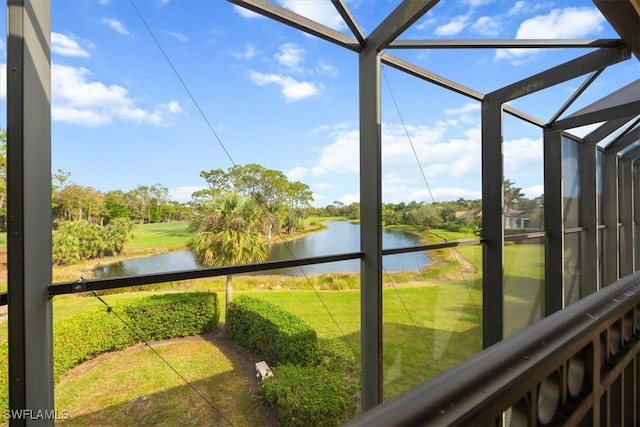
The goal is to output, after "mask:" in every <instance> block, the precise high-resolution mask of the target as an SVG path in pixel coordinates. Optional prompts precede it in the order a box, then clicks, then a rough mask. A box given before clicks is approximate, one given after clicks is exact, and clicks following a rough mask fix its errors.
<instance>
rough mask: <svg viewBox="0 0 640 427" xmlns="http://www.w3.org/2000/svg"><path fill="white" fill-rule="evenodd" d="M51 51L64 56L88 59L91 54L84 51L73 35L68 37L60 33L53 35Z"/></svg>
mask: <svg viewBox="0 0 640 427" xmlns="http://www.w3.org/2000/svg"><path fill="white" fill-rule="evenodd" d="M51 51H52V52H54V53H57V54H58V55H63V56H82V57H85V58H88V57H89V56H90V55H89V52H87V51H86V50H84V49H83V48H82V47H80V45H79V44H78V42H77V41H75V40H74V38H73V35H70V36H67V35H65V34H60V33H54V32H52V33H51Z"/></svg>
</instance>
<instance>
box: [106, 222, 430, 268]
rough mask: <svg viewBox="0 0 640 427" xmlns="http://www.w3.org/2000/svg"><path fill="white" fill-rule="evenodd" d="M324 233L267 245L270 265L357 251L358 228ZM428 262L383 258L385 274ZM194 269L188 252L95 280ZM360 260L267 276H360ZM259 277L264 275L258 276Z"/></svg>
mask: <svg viewBox="0 0 640 427" xmlns="http://www.w3.org/2000/svg"><path fill="white" fill-rule="evenodd" d="M326 225H327V227H328V228H327V229H326V230H325V231H321V232H317V233H312V234H310V235H308V236H305V237H302V238H299V239H295V240H291V241H288V242H284V243H283V242H279V243H272V244H270V245H269V255H268V260H269V261H279V260H286V259H296V258H305V257H312V256H322V255H331V254H338V253H345V252H357V251H359V250H360V225H359V224H354V223H351V222H347V221H332V222H327V223H326ZM382 244H383V247H384V248H385V249H386V248H389V249H391V248H401V247H407V246H416V245H419V244H420V238H419V237H418V236H416V235H414V234H411V233H407V232H403V231H395V230H383V231H382ZM430 262H431V261H430V259H429V257H428V256H427V255H426V254H425V253H424V252H413V253H406V254H399V255H388V256H385V257H384V258H383V265H384V268H385V270H386V271H411V270H419V269H420V268H422V267H424V266H425V265H427V264H429V263H430ZM194 268H197V266H196V264H195V261H194V259H193V257H192V256H191V254H190V253H189V252H187V251H175V252H169V253H165V254H161V255H154V256H150V257H146V258H139V259H132V260H129V261H123V262H118V263H115V264H110V265H106V266H102V267H99V268H97V269H96V270H95V276H96V277H97V278H106V277H119V276H132V275H138V274H154V273H162V272H169V271H179V270H190V269H194ZM359 271H360V260H358V259H354V260H347V261H338V262H332V263H328V264H315V265H307V266H304V267H295V268H285V269H278V270H271V271H269V272H268V273H266V274H282V275H302V274H318V273H330V272H355V273H357V272H359ZM260 274H265V272H261V273H260Z"/></svg>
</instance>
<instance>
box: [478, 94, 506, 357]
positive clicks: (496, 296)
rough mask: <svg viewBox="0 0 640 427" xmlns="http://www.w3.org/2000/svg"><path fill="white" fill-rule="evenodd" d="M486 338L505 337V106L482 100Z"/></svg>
mask: <svg viewBox="0 0 640 427" xmlns="http://www.w3.org/2000/svg"><path fill="white" fill-rule="evenodd" d="M481 111H482V113H481V118H482V239H483V241H484V243H485V244H484V246H483V260H482V339H483V348H488V347H490V346H492V345H493V344H496V343H497V342H499V341H501V340H502V338H503V336H504V189H503V179H504V159H503V156H502V146H503V140H502V138H503V136H502V106H501V104H499V103H493V102H487V101H483V102H482V110H481Z"/></svg>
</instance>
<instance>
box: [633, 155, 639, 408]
mask: <svg viewBox="0 0 640 427" xmlns="http://www.w3.org/2000/svg"><path fill="white" fill-rule="evenodd" d="M632 185H633V223H634V234H633V236H634V239H633V248H634V249H633V250H634V254H635V257H634V258H635V259H634V265H633V271H638V270H640V160H637V159H636V160H635V161H634V162H633V182H632ZM638 393H640V390H638ZM639 406H640V405H639Z"/></svg>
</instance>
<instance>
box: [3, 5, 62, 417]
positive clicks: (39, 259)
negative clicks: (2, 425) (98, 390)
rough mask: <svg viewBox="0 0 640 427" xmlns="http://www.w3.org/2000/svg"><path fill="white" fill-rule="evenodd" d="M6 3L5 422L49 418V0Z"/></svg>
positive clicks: (50, 401)
mask: <svg viewBox="0 0 640 427" xmlns="http://www.w3.org/2000/svg"><path fill="white" fill-rule="evenodd" d="M7 6H8V13H7V18H8V42H7V70H8V72H7V89H8V90H7V136H8V143H7V170H8V176H7V188H8V212H9V215H8V221H7V222H8V233H7V235H8V236H9V237H8V269H9V275H8V279H9V280H8V282H9V285H8V295H9V409H12V410H27V412H23V413H22V417H20V418H18V419H11V420H9V421H10V424H11V425H33V424H40V425H53V420H44V419H39V420H36V419H31V418H30V415H29V414H31V416H33V417H35V416H37V413H38V411H52V410H53V334H52V310H51V300H50V299H49V297H48V295H47V288H48V286H49V284H50V283H51V62H50V46H51V40H50V37H51V28H50V20H51V19H50V2H48V1H41V0H8V2H7ZM28 410H31V412H28Z"/></svg>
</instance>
